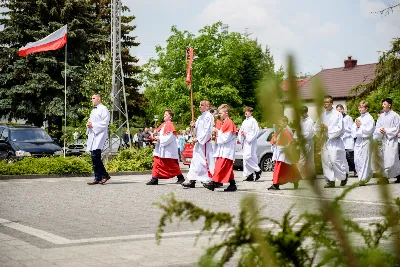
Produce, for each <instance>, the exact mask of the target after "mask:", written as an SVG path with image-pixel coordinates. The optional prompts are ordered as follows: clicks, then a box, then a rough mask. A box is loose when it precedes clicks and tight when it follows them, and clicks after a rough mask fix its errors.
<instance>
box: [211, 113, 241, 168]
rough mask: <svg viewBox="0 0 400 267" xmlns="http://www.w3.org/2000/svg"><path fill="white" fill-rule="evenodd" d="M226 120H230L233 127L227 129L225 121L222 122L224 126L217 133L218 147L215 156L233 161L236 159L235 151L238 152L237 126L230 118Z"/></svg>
mask: <svg viewBox="0 0 400 267" xmlns="http://www.w3.org/2000/svg"><path fill="white" fill-rule="evenodd" d="M225 120H230V122H231V125H233V126H232V127H229V129H227V130H225V129H224V128H225V126H224V123H223V124H222V128H221V129H219V130H218V135H217V147H216V150H215V152H214V157H215V158H226V159H230V160H232V161H234V160H235V152H236V136H237V135H236V127H235V124H233V122H232V120H231V119H230V118H227V119H225Z"/></svg>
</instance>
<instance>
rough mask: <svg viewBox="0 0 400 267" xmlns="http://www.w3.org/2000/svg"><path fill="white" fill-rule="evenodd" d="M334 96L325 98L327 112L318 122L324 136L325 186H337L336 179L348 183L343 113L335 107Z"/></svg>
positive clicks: (323, 162) (323, 165)
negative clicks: (343, 137) (343, 135)
mask: <svg viewBox="0 0 400 267" xmlns="http://www.w3.org/2000/svg"><path fill="white" fill-rule="evenodd" d="M332 105H333V98H332V96H326V97H325V98H324V108H325V112H324V113H322V115H321V117H320V118H319V120H318V122H317V129H318V132H319V134H320V138H322V142H323V144H322V147H321V158H322V169H323V172H324V178H325V180H326V181H327V184H326V185H325V186H324V187H325V188H333V187H335V180H336V179H337V180H340V181H341V182H340V185H341V186H345V185H346V184H347V177H346V174H347V169H348V165H347V161H346V151H345V148H344V143H343V140H342V138H341V136H342V134H343V115H342V114H341V113H340V112H338V111H337V110H335V109H334V108H333V107H332Z"/></svg>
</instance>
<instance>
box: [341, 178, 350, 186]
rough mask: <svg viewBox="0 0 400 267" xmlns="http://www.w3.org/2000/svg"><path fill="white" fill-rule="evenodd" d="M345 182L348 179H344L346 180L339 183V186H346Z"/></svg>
mask: <svg viewBox="0 0 400 267" xmlns="http://www.w3.org/2000/svg"><path fill="white" fill-rule="evenodd" d="M347 180H348V179H347V178H346V179H344V180H342V181H340V186H345V185H346V184H347Z"/></svg>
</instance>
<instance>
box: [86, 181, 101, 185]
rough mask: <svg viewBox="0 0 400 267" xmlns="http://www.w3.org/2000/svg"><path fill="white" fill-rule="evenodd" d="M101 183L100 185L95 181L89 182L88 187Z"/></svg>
mask: <svg viewBox="0 0 400 267" xmlns="http://www.w3.org/2000/svg"><path fill="white" fill-rule="evenodd" d="M99 183H100V181H96V180H94V181H92V182H89V183H87V184H88V185H94V184H99Z"/></svg>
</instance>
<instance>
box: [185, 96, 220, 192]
mask: <svg viewBox="0 0 400 267" xmlns="http://www.w3.org/2000/svg"><path fill="white" fill-rule="evenodd" d="M199 109H200V112H201V115H200V116H199V117H198V118H197V120H196V122H194V121H192V122H191V126H194V127H195V128H194V136H195V137H194V138H193V143H194V148H193V157H192V161H191V163H190V168H189V172H188V174H187V179H188V180H189V182H187V183H183V184H182V186H184V187H185V188H194V187H195V186H196V181H201V182H209V181H211V177H212V174H213V172H214V165H215V159H214V157H213V154H214V151H213V147H212V144H211V142H210V141H211V133H212V130H213V127H214V116H213V115H212V114H211V113H210V111H209V109H210V101H208V100H203V101H201V102H200V106H199Z"/></svg>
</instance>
